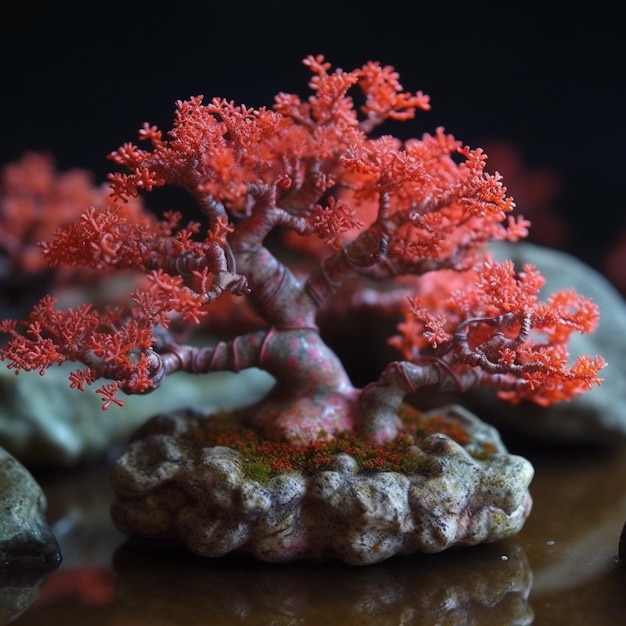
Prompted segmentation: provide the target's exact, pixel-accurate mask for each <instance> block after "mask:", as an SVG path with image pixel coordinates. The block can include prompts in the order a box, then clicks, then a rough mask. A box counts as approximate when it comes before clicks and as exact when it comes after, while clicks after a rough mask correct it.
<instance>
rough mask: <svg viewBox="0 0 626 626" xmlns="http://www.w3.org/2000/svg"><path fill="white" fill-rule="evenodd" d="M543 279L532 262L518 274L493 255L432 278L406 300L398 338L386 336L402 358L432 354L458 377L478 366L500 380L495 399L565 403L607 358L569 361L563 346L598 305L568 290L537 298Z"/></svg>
mask: <svg viewBox="0 0 626 626" xmlns="http://www.w3.org/2000/svg"><path fill="white" fill-rule="evenodd" d="M446 278H447V280H446ZM543 284H544V279H543V277H542V276H541V274H539V272H538V271H537V270H536V268H535V267H534V266H532V265H526V266H525V267H524V268H523V271H522V272H520V273H519V274H518V273H516V272H515V269H514V266H513V263H512V262H511V261H504V262H502V263H497V262H495V261H493V260H490V259H488V260H486V261H484V262H483V263H482V264H480V265H479V266H477V267H476V268H474V269H472V270H469V271H468V272H466V273H464V274H462V275H458V276H455V277H452V279H450V276H446V275H445V274H444V275H443V276H442V275H439V276H433V277H432V279H431V280H430V281H428V280H427V281H424V284H423V285H422V293H421V294H420V295H418V296H414V297H412V298H410V301H409V305H408V309H407V319H406V321H405V322H404V323H401V324H400V325H399V330H400V335H398V336H396V337H394V338H392V339H391V340H390V341H391V343H392V345H395V346H396V347H397V348H398V349H399V350H400V351H401V352H402V355H403V358H405V359H406V360H407V361H411V362H414V363H420V362H424V360H428V359H433V358H436V359H438V361H439V362H440V363H442V364H444V365H445V367H446V368H448V371H450V372H451V373H452V374H453V375H455V376H457V377H459V380H461V379H462V378H463V375H464V373H467V371H468V370H470V369H471V368H476V367H478V368H481V369H482V370H483V371H484V372H485V373H487V374H490V375H495V376H497V377H498V378H496V379H495V381H494V382H496V383H497V384H498V385H499V386H501V387H502V389H501V390H500V391H499V392H498V394H499V396H500V397H502V398H503V399H506V400H509V401H512V402H519V401H520V400H523V399H529V400H532V401H534V402H536V403H537V404H540V405H543V406H547V405H550V404H553V403H555V402H559V401H561V400H569V399H571V398H572V397H574V396H576V395H579V394H580V393H583V392H584V391H587V390H589V389H591V388H592V387H593V386H595V385H597V384H599V383H600V379H599V378H598V372H599V370H600V369H601V368H602V367H603V366H604V361H603V360H602V359H601V358H599V357H595V358H589V357H587V356H580V357H578V358H577V359H576V361H575V362H574V363H573V364H571V365H570V364H569V353H568V351H567V349H566V345H567V342H568V340H569V338H570V335H571V334H572V333H574V332H581V333H585V332H592V331H593V330H594V329H595V327H596V325H597V322H598V309H597V306H596V305H595V304H594V303H593V302H591V301H590V300H589V299H587V298H583V297H582V296H580V295H579V294H577V293H575V292H574V291H572V290H565V291H559V292H556V293H554V294H552V295H551V296H550V297H549V298H548V299H547V300H546V301H545V302H542V301H541V300H539V290H540V289H541V287H542V286H543ZM433 305H435V306H433ZM507 382H508V383H510V386H511V388H508V387H509V385H508V384H507ZM461 387H462V385H461Z"/></svg>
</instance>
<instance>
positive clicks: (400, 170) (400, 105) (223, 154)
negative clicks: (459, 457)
mask: <svg viewBox="0 0 626 626" xmlns="http://www.w3.org/2000/svg"><path fill="white" fill-rule="evenodd" d="M304 62H305V65H307V66H308V67H309V68H310V69H311V71H312V74H313V76H312V78H311V81H310V83H309V85H310V87H311V89H312V91H313V93H312V95H311V96H310V97H309V98H308V99H307V100H305V101H303V100H301V99H300V98H299V97H298V96H296V95H294V94H285V93H280V94H278V95H277V96H276V99H275V103H274V106H273V108H272V109H266V108H260V109H250V108H247V107H245V106H240V105H235V104H234V103H233V102H229V101H226V100H223V99H219V98H215V99H213V100H211V101H210V102H208V103H207V104H203V99H202V97H201V96H197V97H194V98H191V99H190V100H188V101H185V102H182V101H179V102H177V103H176V114H175V118H174V123H173V128H172V129H171V130H170V131H169V132H168V133H167V134H164V133H162V132H161V131H160V130H159V129H158V128H156V127H154V126H151V125H149V124H144V126H143V128H142V130H141V131H140V133H139V139H140V140H141V141H144V142H146V143H147V148H145V149H141V148H139V147H138V146H136V145H134V144H130V143H127V144H124V145H123V146H122V147H121V148H119V149H118V150H117V151H115V152H114V153H112V154H111V155H110V158H111V159H112V160H113V161H114V162H115V163H116V164H117V165H120V166H122V167H124V168H126V170H127V172H125V173H122V172H116V173H114V174H111V175H110V184H111V194H112V199H113V203H108V204H106V206H104V207H103V208H101V209H87V208H85V211H84V212H83V213H82V214H81V216H80V218H79V219H78V220H77V221H75V222H74V223H73V224H71V225H69V226H67V227H64V228H61V229H59V230H58V231H57V232H56V234H55V236H54V238H53V239H52V240H51V241H49V242H47V243H45V244H43V251H44V255H45V257H46V258H47V259H48V262H49V263H50V264H52V265H55V264H59V263H63V264H70V265H81V266H87V267H90V268H93V269H94V270H97V271H103V270H105V269H106V270H109V269H130V268H133V269H136V270H140V271H141V272H143V273H145V274H146V283H145V284H144V285H142V286H140V287H139V288H138V289H136V290H135V291H134V292H133V293H132V294H131V303H130V306H128V307H127V308H121V307H109V308H106V309H104V310H103V311H100V312H96V310H95V309H94V308H92V307H89V306H84V307H79V308H76V309H72V310H66V311H55V310H54V308H53V307H52V301H51V300H49V299H44V301H42V303H41V304H40V305H39V306H38V307H36V308H35V310H33V312H32V313H31V315H30V317H29V319H28V320H26V321H24V322H4V323H3V325H2V328H0V331H1V332H5V333H9V334H10V335H11V340H10V342H9V343H8V344H7V346H5V347H4V348H3V349H2V350H1V351H0V357H2V358H3V359H8V360H9V361H10V367H13V368H15V369H16V370H18V371H19V369H36V370H40V371H44V370H45V368H46V367H48V366H49V365H52V364H54V363H58V362H61V361H62V360H65V359H70V360H74V361H79V362H82V363H83V364H84V365H85V366H86V369H85V370H81V371H79V372H76V373H75V374H73V378H72V385H73V386H75V387H77V388H83V386H84V385H85V384H89V383H91V382H92V381H94V380H96V379H97V378H102V377H104V378H110V379H112V380H113V382H112V383H110V384H107V385H105V386H104V387H102V388H101V389H100V390H99V391H100V393H101V394H102V395H103V399H104V406H105V407H106V406H108V405H110V403H111V402H119V401H118V400H117V398H116V396H115V393H116V391H117V390H118V389H119V388H121V389H124V390H126V391H129V392H142V391H145V390H147V389H148V388H150V387H152V386H154V385H157V384H159V382H160V381H161V380H162V378H163V376H165V375H166V374H168V373H172V372H174V371H179V370H185V371H189V372H194V373H201V372H208V371H212V370H217V369H230V370H234V371H238V370H239V369H242V368H245V367H253V366H256V367H261V368H262V369H266V370H267V371H268V372H270V373H271V374H272V375H274V376H275V378H276V379H277V385H276V387H275V389H274V390H273V392H272V393H271V394H270V396H269V397H268V398H267V402H266V404H265V405H263V407H262V408H259V407H257V410H256V413H255V415H256V416H257V418H258V420H261V421H262V420H264V419H267V420H268V421H273V422H274V423H276V424H280V426H279V427H278V430H279V432H282V433H283V435H284V436H285V437H290V436H291V435H290V434H288V433H292V434H293V433H295V436H296V437H297V436H298V433H302V432H306V433H307V435H306V436H311V437H315V436H316V435H317V430H320V429H322V428H324V429H325V430H326V432H327V433H328V432H330V431H332V429H333V428H337V429H339V428H341V427H346V426H350V425H351V424H354V423H356V422H357V421H358V420H361V421H363V420H364V421H365V422H367V420H369V422H367V424H366V425H365V426H363V429H364V430H365V431H366V432H368V433H370V434H372V435H373V436H374V438H376V439H384V438H389V437H393V434H394V432H395V431H394V427H393V426H392V425H391V426H390V420H393V419H395V413H394V411H396V410H397V408H398V406H399V404H400V403H401V401H402V399H403V397H404V395H406V393H407V392H408V391H410V390H411V389H413V388H415V386H419V385H422V384H431V385H437V386H440V387H442V388H450V387H451V386H454V385H456V386H457V387H458V388H466V387H469V386H473V385H492V386H495V387H497V388H498V389H499V390H500V392H501V394H502V395H503V396H504V397H506V398H507V399H510V400H514V401H517V400H519V399H521V398H530V399H533V400H535V401H537V402H540V403H542V404H547V403H550V402H554V401H556V400H560V399H565V398H569V397H571V396H572V395H575V394H577V393H580V392H581V391H583V390H585V389H587V388H589V387H591V386H592V385H594V384H598V382H599V380H598V378H597V372H598V370H599V369H600V368H601V367H602V365H603V362H602V360H601V359H598V358H596V359H588V358H581V359H579V360H578V361H577V362H576V363H575V364H574V365H572V366H571V367H570V366H569V365H568V363H567V361H568V355H567V351H566V342H567V340H568V338H569V335H570V334H571V332H573V331H581V332H585V331H588V330H590V329H591V328H592V327H593V325H594V324H595V319H596V315H597V311H596V310H595V307H594V306H593V304H592V303H590V302H588V301H586V300H584V299H583V298H581V297H579V296H578V295H576V294H574V293H569V292H563V293H560V294H556V295H555V296H553V297H552V298H551V299H549V300H548V301H547V302H545V303H542V302H540V301H539V300H538V297H537V294H538V290H539V288H540V287H541V284H542V279H541V278H540V276H539V275H538V273H537V272H536V270H534V268H531V267H527V268H525V270H524V272H522V273H521V274H519V275H516V274H515V272H514V271H513V267H512V264H510V263H504V264H497V263H495V262H493V261H491V260H490V259H489V257H488V256H486V254H485V251H484V244H485V243H486V242H488V241H490V240H508V241H515V240H517V239H519V238H520V237H524V236H525V235H526V233H527V227H528V222H526V221H525V220H524V219H523V218H521V217H513V215H512V212H513V209H514V207H515V205H514V202H513V200H512V199H511V198H510V197H509V196H508V195H507V190H506V188H505V187H504V186H503V184H502V180H501V177H500V175H499V174H497V173H494V174H491V173H489V172H488V171H487V170H486V168H485V164H486V155H485V154H484V152H483V151H482V150H481V149H470V148H469V147H463V146H462V144H461V143H460V142H458V141H457V140H456V139H455V138H454V137H452V136H451V135H449V134H446V133H445V132H444V131H443V129H437V131H436V132H435V133H434V134H433V135H429V134H425V135H424V136H423V137H422V138H421V139H411V140H408V141H405V142H401V141H400V140H399V139H396V138H394V137H391V136H388V135H384V136H380V137H372V136H370V132H371V131H372V130H373V129H374V128H375V127H376V126H378V125H379V124H380V123H382V122H384V121H386V120H397V121H404V120H407V119H410V118H412V117H413V116H414V114H415V111H416V110H418V109H421V110H427V109H428V108H429V103H428V98H427V96H424V95H423V94H422V93H421V92H417V93H416V94H411V93H408V92H405V91H403V88H402V86H401V85H400V83H399V81H398V76H397V74H396V73H395V72H394V71H393V69H392V68H390V67H382V66H380V65H379V64H378V63H372V62H370V63H367V64H366V65H364V66H363V67H362V68H360V69H356V70H353V71H351V72H345V71H343V70H335V71H333V72H329V70H330V65H329V64H328V63H326V62H325V61H324V59H323V57H321V56H317V57H308V58H307V59H305V61H304ZM353 88H354V89H357V90H360V93H361V96H360V97H361V99H362V100H363V104H362V106H361V107H360V108H359V109H358V110H357V109H356V108H355V104H354V101H353V99H352V97H351V95H350V93H351V90H352V89H353ZM165 184H169V185H177V186H180V187H183V188H184V189H186V190H187V191H189V192H190V193H191V194H192V195H193V196H194V197H195V199H196V200H197V202H198V204H199V207H200V210H201V212H202V213H203V215H204V218H205V220H206V225H205V226H201V225H200V223H191V224H188V225H186V226H181V225H180V216H179V215H178V214H176V213H168V214H166V215H165V216H164V219H162V220H156V219H141V220H137V219H128V218H127V216H126V215H125V213H124V209H123V204H120V202H125V201H127V200H128V199H129V198H132V197H136V196H137V195H138V194H139V193H140V192H147V191H151V190H152V189H153V188H155V187H158V186H162V185H165ZM277 229H278V230H281V231H282V232H284V233H288V234H290V235H291V236H292V237H298V238H299V241H300V242H301V243H302V242H307V240H308V243H306V244H304V245H307V246H308V247H309V250H312V251H313V252H314V256H315V257H316V258H317V261H316V263H315V264H314V267H313V269H312V271H310V273H309V274H308V276H306V277H305V278H301V277H297V276H296V275H295V274H294V273H293V272H292V271H291V270H290V269H289V268H288V267H287V266H286V265H285V264H284V263H283V262H282V261H281V260H280V259H279V258H277V257H276V256H275V255H274V254H272V252H271V251H270V249H269V248H268V247H267V245H266V238H267V236H268V235H269V234H270V233H271V232H273V231H274V230H277ZM311 238H314V239H315V241H316V243H315V245H314V246H311V245H310V241H311ZM290 241H291V242H292V243H293V241H294V240H293V239H290ZM447 271H450V272H453V276H454V284H455V289H454V290H451V289H450V288H449V287H450V285H448V286H445V285H444V289H441V285H440V284H439V285H437V289H438V290H437V291H435V290H434V289H430V290H429V286H432V285H433V284H434V282H433V280H432V279H430V278H429V277H430V276H435V277H436V276H437V275H442V274H443V273H445V272H447ZM407 276H410V277H413V278H414V279H415V281H414V282H413V283H411V284H414V285H416V288H417V289H418V290H419V291H420V293H418V295H417V296H416V297H415V298H414V299H412V300H411V306H410V311H409V318H408V320H407V322H406V323H405V324H404V325H402V326H401V328H400V330H401V336H400V337H401V338H399V339H398V338H397V339H395V340H394V342H395V343H396V345H398V347H400V348H401V350H402V353H403V356H404V358H405V359H407V361H406V362H404V363H393V364H390V366H388V367H387V368H386V369H385V371H384V373H383V375H382V377H381V379H380V380H379V381H378V382H377V383H374V384H373V385H372V386H370V387H368V388H366V390H367V391H366V393H363V394H361V398H362V400H361V402H360V403H359V402H356V401H355V397H356V396H358V395H359V391H358V390H355V389H354V388H353V387H352V385H351V384H350V381H349V379H348V377H347V375H346V373H345V371H344V370H343V368H342V366H341V364H340V363H339V361H338V359H337V357H336V356H335V355H334V354H333V353H332V351H330V349H329V348H328V347H327V346H325V345H324V344H323V343H322V342H321V340H320V338H319V336H318V331H317V328H316V326H315V322H316V315H317V312H318V310H319V308H320V307H321V306H322V305H323V304H324V303H326V302H328V301H332V300H333V299H334V298H335V297H336V295H337V293H338V290H339V289H340V287H341V286H342V285H344V284H346V283H348V282H350V281H351V280H353V279H355V278H357V279H368V280H370V281H387V282H394V281H396V280H397V279H398V278H402V277H407ZM435 280H436V279H435ZM224 292H227V293H228V292H230V294H234V295H242V294H248V295H249V302H250V304H251V307H252V308H253V309H254V311H255V313H256V314H257V315H258V316H259V317H260V318H261V319H262V320H263V321H264V322H265V324H266V325H267V328H266V329H265V330H261V331H258V330H257V331H250V332H249V333H245V334H241V335H240V336H238V337H237V338H235V339H234V340H232V341H229V342H222V343H219V344H217V345H216V346H208V347H204V348H196V347H192V346H183V345H179V344H178V343H177V342H176V341H175V340H174V338H173V337H172V336H171V335H169V334H168V333H167V332H166V330H164V329H167V328H168V326H169V325H170V324H171V321H172V320H174V319H176V320H182V321H183V322H187V323H191V324H197V323H199V322H200V321H201V320H203V319H206V318H207V317H210V315H211V307H212V303H213V302H214V301H216V299H217V298H218V297H219V296H220V295H221V294H222V293H224ZM390 394H391V396H392V399H391V400H390ZM311 406H318V407H321V408H320V409H319V410H320V415H319V420H318V422H317V423H318V426H317V430H316V428H315V423H316V421H315V420H316V418H315V416H313V417H311V416H309V417H306V416H307V412H310V410H311V408H310V407H311ZM357 406H358V411H357V414H353V412H354V411H355V410H356V407H357ZM390 407H391V409H390ZM394 407H395V408H394ZM305 409H306V410H305ZM396 412H397V411H396ZM335 413H337V414H342V416H339V417H337V416H336V415H335ZM322 414H323V415H322ZM390 415H393V417H390ZM363 416H364V417H363ZM381 420H383V421H384V420H387V421H386V423H385V424H382V422H381ZM305 422H306V425H305ZM311 423H312V424H313V426H311ZM381 424H382V425H381ZM272 428H273V427H270V430H272ZM280 429H283V430H282V431H281V430H280ZM272 432H274V431H273V430H272Z"/></svg>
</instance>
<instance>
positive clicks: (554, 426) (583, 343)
mask: <svg viewBox="0 0 626 626" xmlns="http://www.w3.org/2000/svg"><path fill="white" fill-rule="evenodd" d="M494 250H495V251H496V256H499V257H501V258H508V259H511V260H512V261H513V262H514V263H515V264H516V266H517V267H520V268H521V266H522V265H523V264H525V263H533V264H535V265H536V266H537V268H538V269H539V270H540V271H541V273H542V274H543V275H544V277H545V278H546V286H545V288H544V292H545V294H542V296H543V295H548V294H550V293H553V292H554V291H556V290H558V289H570V288H571V289H575V290H576V291H577V292H578V293H581V294H582V295H584V296H586V297H588V298H591V299H592V300H593V301H594V302H595V303H596V304H597V305H598V307H599V309H600V324H599V326H598V329H597V330H596V331H595V332H594V333H591V334H587V335H581V334H579V333H575V334H574V335H572V339H571V341H570V352H571V353H572V355H579V354H588V355H591V356H594V355H600V356H602V357H604V358H605V359H606V361H607V363H608V366H607V367H606V368H605V369H604V370H602V372H601V373H600V376H601V377H602V378H603V379H604V382H603V384H602V386H601V387H596V388H594V389H592V390H590V391H588V392H586V393H585V394H583V395H582V396H579V397H577V398H575V399H574V400H573V401H572V402H563V403H561V404H557V405H554V406H551V407H549V408H541V407H538V406H536V405H534V404H530V403H523V404H520V405H518V406H510V405H508V404H505V403H503V402H499V401H498V400H497V399H495V396H494V394H492V393H491V394H488V393H486V392H485V393H482V392H481V393H480V394H477V395H478V396H479V398H480V402H481V404H483V405H484V406H485V407H490V409H491V413H492V414H493V415H494V420H493V423H495V424H496V425H497V426H506V427H509V428H513V429H515V430H518V431H520V432H523V433H526V434H528V435H532V436H534V437H538V438H541V439H547V440H552V441H563V442H568V441H570V442H572V441H574V442H576V441H578V442H583V443H589V442H598V443H614V442H615V440H616V436H617V439H622V440H623V438H625V437H626V386H625V385H624V378H625V377H626V342H624V340H623V337H625V336H626V302H625V301H624V299H623V298H622V296H621V295H620V294H619V292H618V291H617V290H616V289H615V288H614V287H613V286H612V285H611V284H610V283H609V282H608V281H607V280H606V278H604V277H603V276H602V275H601V274H599V273H598V272H596V271H595V270H593V269H592V268H590V267H589V266H587V265H586V264H584V263H583V262H581V261H579V260H578V259H576V258H575V257H572V256H570V255H568V254H564V253H562V252H557V251H555V250H550V249H549V248H542V247H540V246H536V245H532V244H528V243H516V244H515V245H510V246H508V245H504V244H499V245H498V246H494ZM479 406H480V405H479ZM477 412H478V413H480V415H483V416H486V413H485V411H484V410H483V408H478V409H477ZM490 417H491V415H490ZM490 421H491V420H490Z"/></svg>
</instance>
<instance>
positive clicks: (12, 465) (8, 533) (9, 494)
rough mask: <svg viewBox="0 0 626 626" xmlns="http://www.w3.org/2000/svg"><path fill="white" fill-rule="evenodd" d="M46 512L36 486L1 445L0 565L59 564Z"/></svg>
mask: <svg viewBox="0 0 626 626" xmlns="http://www.w3.org/2000/svg"><path fill="white" fill-rule="evenodd" d="M45 513H46V498H45V496H44V493H43V491H42V490H41V488H40V487H39V485H38V484H37V483H36V482H35V480H34V478H33V477H32V476H31V475H30V473H29V472H28V471H27V470H26V469H25V468H24V467H23V466H22V465H21V464H20V463H19V462H18V461H16V460H15V459H14V458H13V457H12V456H11V455H10V454H8V453H7V452H6V451H5V450H3V449H2V448H0V566H16V565H19V566H26V567H40V568H46V567H47V568H48V569H53V568H54V567H56V566H57V565H58V564H59V562H60V560H61V555H60V554H59V546H58V544H57V541H56V539H55V538H54V536H53V534H52V532H51V530H50V527H49V526H48V523H47V521H46V517H45Z"/></svg>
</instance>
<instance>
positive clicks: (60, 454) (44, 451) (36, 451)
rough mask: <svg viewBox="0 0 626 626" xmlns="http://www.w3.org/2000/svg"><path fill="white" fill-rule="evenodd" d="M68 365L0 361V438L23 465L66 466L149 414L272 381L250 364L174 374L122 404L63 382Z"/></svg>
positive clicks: (239, 399) (223, 400)
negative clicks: (18, 366) (21, 368)
mask: <svg viewBox="0 0 626 626" xmlns="http://www.w3.org/2000/svg"><path fill="white" fill-rule="evenodd" d="M75 368H76V365H75V364H73V363H69V364H67V365H63V366H61V367H51V368H50V369H49V370H48V371H47V372H46V375H45V376H40V375H39V374H38V372H21V373H20V374H19V376H16V375H15V373H14V372H13V371H12V370H8V369H7V368H6V366H5V365H4V364H2V363H0V446H3V447H4V448H5V449H6V450H7V451H8V452H10V453H11V454H12V455H13V456H15V457H16V458H17V459H19V460H20V461H21V462H22V463H24V464H25V465H27V466H29V467H32V466H70V465H74V464H76V463H79V462H84V461H89V460H92V459H94V458H96V457H98V456H102V454H103V453H104V452H105V451H106V450H107V449H108V448H109V447H110V446H111V445H113V444H119V443H121V442H125V441H126V439H127V438H128V436H129V435H130V434H131V433H132V432H133V431H134V430H135V429H136V428H137V427H138V426H139V425H141V424H142V423H143V422H145V421H146V419H148V418H149V417H151V416H153V415H155V414H157V413H161V412H163V411H171V410H175V409H180V408H192V409H197V410H205V411H215V410H217V409H220V408H233V407H235V406H237V405H238V404H241V403H247V402H254V401H255V400H257V399H259V398H260V397H261V396H263V395H264V394H265V393H266V392H267V390H268V389H269V387H270V386H271V385H272V384H273V381H272V379H271V377H270V376H268V375H267V374H265V373H263V372H260V371H257V370H247V371H244V372H240V373H239V374H229V373H224V374H222V373H218V374H212V375H209V376H191V375H185V374H178V375H176V376H171V377H170V378H168V379H166V380H165V382H164V383H163V385H162V386H161V387H159V388H158V389H156V390H155V391H153V392H152V393H150V394H147V395H145V396H127V397H125V398H124V402H125V406H124V407H118V406H117V405H113V406H111V407H110V408H109V409H108V410H107V411H103V410H102V408H101V405H102V402H101V401H100V397H99V396H98V395H96V394H95V393H94V392H93V391H91V390H88V391H85V392H83V393H80V392H77V391H76V390H74V389H70V387H69V383H68V379H67V376H68V373H69V372H70V371H71V370H73V369H75Z"/></svg>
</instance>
